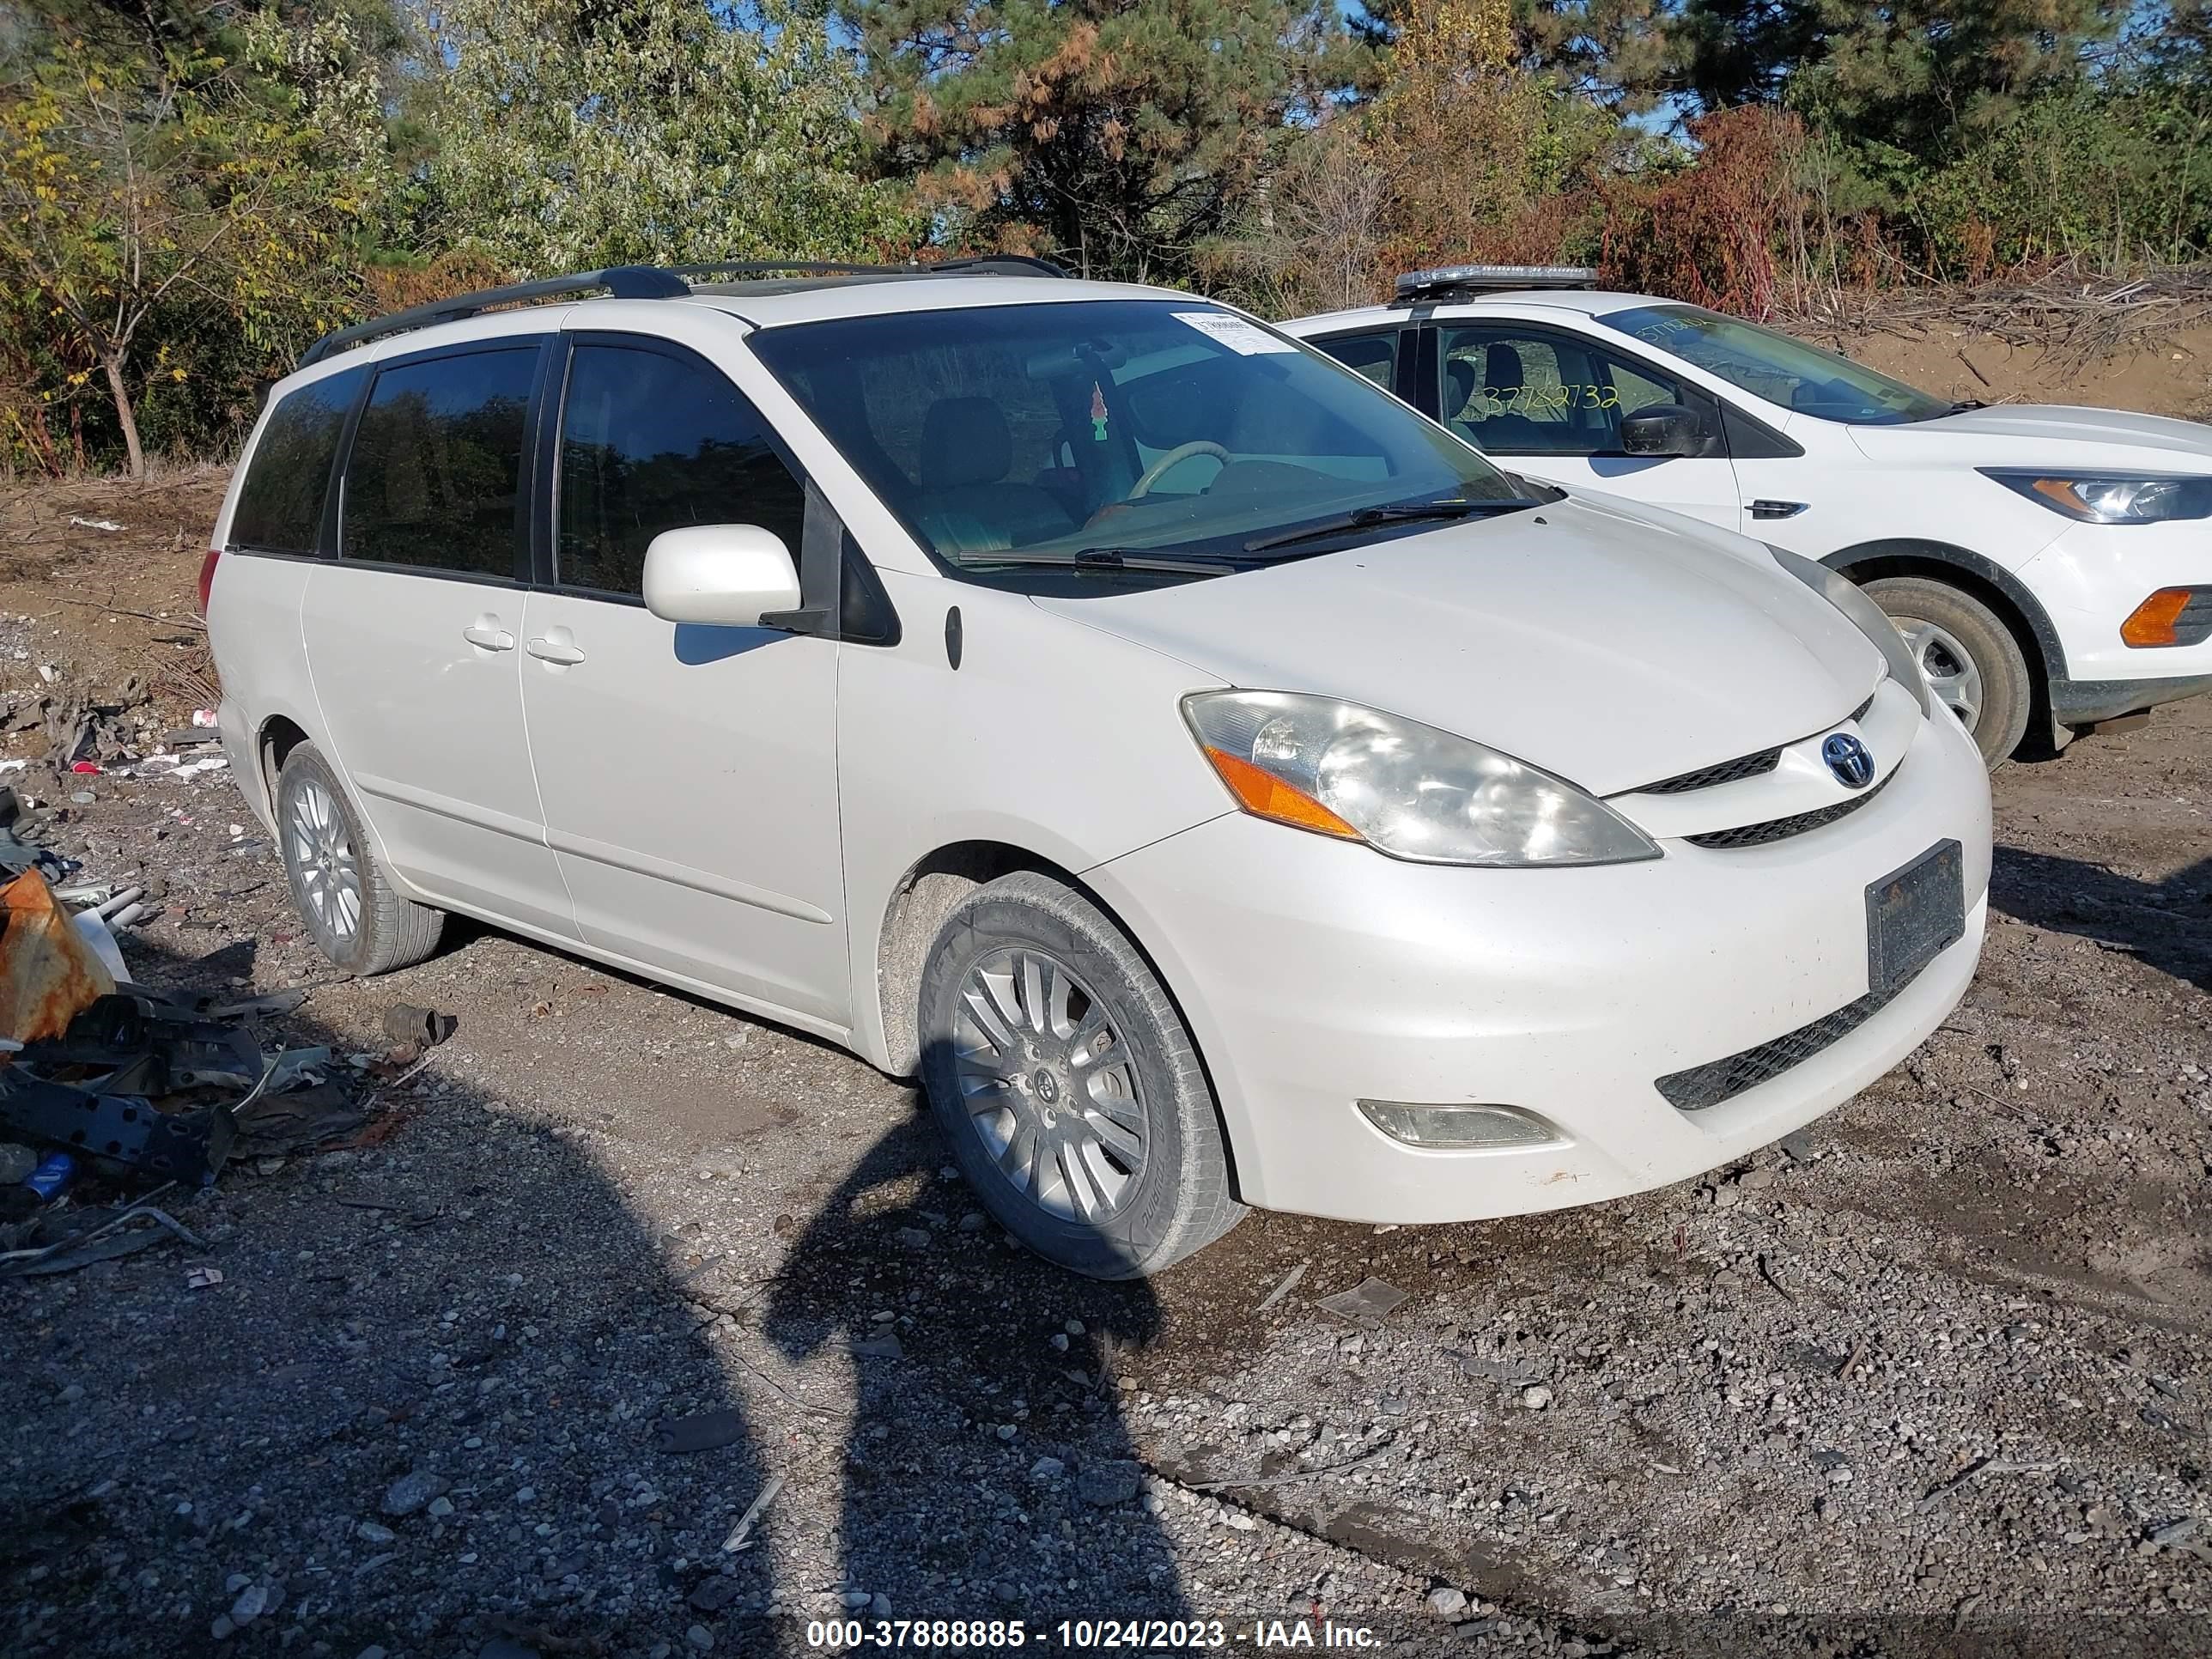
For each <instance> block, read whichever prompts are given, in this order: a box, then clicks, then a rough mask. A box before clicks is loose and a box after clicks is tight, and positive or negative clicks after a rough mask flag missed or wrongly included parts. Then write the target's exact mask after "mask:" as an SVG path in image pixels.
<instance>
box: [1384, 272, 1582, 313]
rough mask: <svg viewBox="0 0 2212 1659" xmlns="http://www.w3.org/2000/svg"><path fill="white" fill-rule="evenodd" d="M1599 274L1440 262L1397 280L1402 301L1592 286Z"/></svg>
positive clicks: (1399, 297)
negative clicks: (1526, 289) (1435, 266)
mask: <svg viewBox="0 0 2212 1659" xmlns="http://www.w3.org/2000/svg"><path fill="white" fill-rule="evenodd" d="M1597 283H1598V274H1597V272H1596V271H1595V270H1593V269H1592V268H1591V267H1589V266H1588V265H1439V266H1437V268H1436V269H1435V270H1409V271H1407V273H1406V274H1405V275H1404V276H1401V277H1400V278H1399V279H1398V283H1397V298H1398V301H1399V303H1401V304H1404V303H1407V302H1408V301H1420V300H1434V299H1438V298H1441V297H1442V296H1443V295H1447V294H1481V293H1496V292H1498V290H1500V289H1516V288H1595V287H1596V286H1597Z"/></svg>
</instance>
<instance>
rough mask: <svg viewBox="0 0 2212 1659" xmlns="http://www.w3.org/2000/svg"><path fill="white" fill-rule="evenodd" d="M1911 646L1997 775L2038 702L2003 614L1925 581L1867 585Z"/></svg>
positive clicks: (1894, 579)
mask: <svg viewBox="0 0 2212 1659" xmlns="http://www.w3.org/2000/svg"><path fill="white" fill-rule="evenodd" d="M1866 596H1867V597H1868V598H1869V599H1872V600H1873V601H1874V602H1875V604H1876V605H1880V606H1881V609H1882V611H1883V613H1884V614H1885V615H1887V617H1889V619H1890V621H1892V622H1893V623H1896V624H1897V631H1898V632H1899V633H1900V634H1902V635H1904V636H1905V646H1906V647H1907V648H1908V649H1910V650H1911V652H1912V653H1913V654H1914V655H1915V656H1916V657H1917V658H1918V659H1919V661H1920V666H1921V671H1923V673H1925V674H1926V675H1927V676H1928V683H1929V689H1930V690H1933V691H1934V692H1935V694H1936V701H1937V702H1939V703H1940V704H1942V705H1943V706H1944V707H1946V708H1948V709H1949V710H1950V712H1951V714H1952V716H1953V718H1954V719H1956V720H1958V721H1959V722H1960V725H1962V726H1965V727H1966V732H1967V735H1968V736H1970V737H1971V738H1973V740H1974V746H1975V747H1976V748H1977V749H1979V750H1981V751H1982V763H1983V764H1984V765H1985V766H1987V767H1988V768H1989V769H1990V770H1991V771H1995V770H1996V769H1997V768H1998V767H1999V766H2002V764H2003V763H2005V761H2006V760H2007V759H2008V758H2009V757H2010V756H2011V755H2012V752H2013V750H2015V749H2017V748H2019V747H2020V744H2021V739H2022V738H2025V737H2026V736H2027V720H2028V715H2029V713H2030V711H2031V710H2032V709H2033V706H2034V702H2035V680H2034V677H2033V674H2032V673H2031V672H2030V671H2029V669H2028V665H2027V653H2024V652H2023V651H2022V650H2021V647H2020V641H2018V640H2016V639H2015V638H2014V637H2013V632H2012V629H2009V628H2008V627H2006V626H2005V624H2004V620H2003V618H2002V617H1999V616H1998V615H1997V613H1996V611H1992V610H1990V608H1989V606H1987V605H1984V604H1983V603H1982V602H1981V601H1980V600H1979V599H1976V598H1975V597H1974V596H1973V595H1972V594H1971V593H1968V592H1965V591H1964V590H1963V589H1960V588H1957V587H1954V586H1951V584H1950V583H1948V582H1942V581H1936V580H1933V579H1931V578H1929V577H1926V576H1884V577H1882V578H1881V579H1880V580H1875V581H1870V582H1869V583H1867V584H1866Z"/></svg>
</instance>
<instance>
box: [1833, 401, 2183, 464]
mask: <svg viewBox="0 0 2212 1659" xmlns="http://www.w3.org/2000/svg"><path fill="white" fill-rule="evenodd" d="M1850 432H1851V438H1852V441H1854V442H1855V443H1857V445H1858V447H1859V449H1860V451H1861V452H1862V453H1864V454H1865V455H1866V456H1867V458H1868V459H1870V460H1893V459H1894V460H1909V459H1916V458H1917V457H1918V456H1919V455H1922V454H1924V453H1925V452H1926V450H1927V448H1928V447H1929V445H1930V444H1931V443H1938V444H1942V445H1943V446H1944V447H1945V448H1946V449H1947V451H1949V452H1952V453H1954V456H1955V458H1956V459H1961V460H1966V459H1972V460H1973V461H1976V462H1978V463H1979V464H1981V465H1990V466H2013V465H2018V466H2075V467H2095V466H2115V465H2133V466H2140V467H2151V468H2154V469H2163V470H2165V471H2191V472H2194V471H2212V426H2202V425H2199V424H2198V423H2197V422H2195V421H2175V420H2169V419H2167V418H2166V416H2162V415H2132V414H2130V413H2128V412H2127V411H2126V410H2117V409H2075V408H2070V407H2068V406H2066V405H2063V404H1998V405H1996V406H1995V407H1993V408H1990V409H1969V410H1961V411H1960V413H1958V414H1956V415H1945V416H1940V417H1939V418H1937V419H1936V420H1932V421H1915V422H1911V423H1910V424H1908V425H1905V426H1855V427H1853V428H1850Z"/></svg>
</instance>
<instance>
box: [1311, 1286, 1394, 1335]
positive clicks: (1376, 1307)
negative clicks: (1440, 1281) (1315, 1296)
mask: <svg viewBox="0 0 2212 1659" xmlns="http://www.w3.org/2000/svg"><path fill="white" fill-rule="evenodd" d="M1405 1300H1406V1292H1405V1291H1401V1290H1400V1289H1399V1288H1398V1287H1397V1286H1396V1285H1392V1284H1389V1283H1388V1282H1386V1281H1385V1280H1383V1279H1376V1278H1372V1277H1370V1278H1366V1279H1361V1280H1360V1281H1359V1282H1358V1284H1357V1285H1353V1286H1352V1288H1351V1289H1350V1290H1348V1291H1338V1292H1337V1293H1336V1294H1335V1295H1334V1296H1325V1297H1321V1298H1320V1300H1318V1301H1317V1302H1316V1303H1315V1304H1314V1305H1315V1306H1316V1307H1317V1308H1322V1309H1325V1310H1328V1312H1330V1313H1333V1314H1334V1315H1335V1316H1337V1317H1338V1318H1339V1319H1343V1320H1348V1321H1350V1322H1352V1324H1354V1325H1364V1326H1366V1327H1368V1328H1370V1329H1371V1328H1373V1327H1375V1326H1376V1325H1379V1324H1380V1323H1382V1322H1383V1320H1384V1319H1385V1318H1387V1317H1388V1316H1389V1315H1390V1313H1391V1312H1392V1311H1393V1310H1395V1309H1396V1308H1397V1306H1398V1304H1400V1303H1401V1302H1403V1301H1405Z"/></svg>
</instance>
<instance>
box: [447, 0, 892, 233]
mask: <svg viewBox="0 0 2212 1659" xmlns="http://www.w3.org/2000/svg"><path fill="white" fill-rule="evenodd" d="M430 22H431V27H432V33H433V37H434V39H435V45H436V47H437V57H438V58H440V59H441V60H442V62H443V63H444V64H446V66H447V67H445V69H444V70H442V72H441V73H440V74H438V75H437V76H435V80H434V81H433V82H432V83H431V84H430V85H429V86H428V88H426V95H425V97H424V99H423V100H422V118H423V122H424V125H425V127H426V129H427V134H428V139H429V140H430V142H431V143H432V144H433V145H434V146H435V151H434V154H433V155H432V156H431V159H430V160H429V161H428V167H427V173H428V183H429V191H430V201H429V205H428V216H429V222H430V225H431V227H432V229H433V230H434V232H435V233H436V234H438V236H439V237H440V238H441V240H444V241H445V242H447V244H448V245H450V246H453V247H456V248H459V249H463V250H466V251H469V252H475V253H480V254H483V255H485V256H488V257H489V258H491V259H492V260H494V261H495V262H496V263H497V264H501V265H502V266H504V267H506V268H507V269H508V270H513V271H516V272H520V273H529V274H532V275H544V274H549V273H552V272H557V271H562V270H583V269H592V268H596V267H599V266H602V265H613V264H633V263H653V262H678V263H685V262H706V261H710V260H714V259H773V258H790V259H807V258H813V259H836V258H853V257H854V256H856V255H862V256H865V255H867V254H871V253H879V252H884V251H886V250H897V249H902V248H904V247H906V246H910V245H911V242H912V240H913V239H914V238H915V235H916V234H918V227H917V226H916V225H915V222H913V220H912V218H911V216H910V215H909V214H908V210H907V209H906V206H905V204H904V203H903V201H902V197H901V193H900V191H898V189H897V188H896V185H892V184H890V183H886V182H883V181H878V180H871V179H866V178H865V177H864V176H863V161H864V153H863V149H862V144H861V140H860V131H859V111H858V105H859V98H860V82H859V80H858V79H857V77H856V76H855V74H854V69H853V66H852V64H851V62H850V60H849V58H848V57H847V56H845V55H844V54H842V53H841V52H838V51H837V50H836V48H835V47H834V46H833V45H832V44H831V42H830V40H829V36H828V33H827V30H826V28H825V27H824V26H823V23H822V21H820V20H819V19H818V18H816V17H810V16H807V15H803V14H801V13H799V12H797V11H793V10H785V9H776V10H772V11H770V12H769V13H767V14H766V15H765V16H764V18H763V20H761V21H759V22H757V23H749V22H746V21H740V20H738V19H735V18H733V17H731V16H729V15H720V14H718V13H717V12H716V11H715V10H714V9H710V8H709V7H708V5H707V4H706V3H704V0H445V3H441V4H440V5H439V6H438V8H437V9H436V11H435V15H434V16H433V17H432V18H431V20H430Z"/></svg>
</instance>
